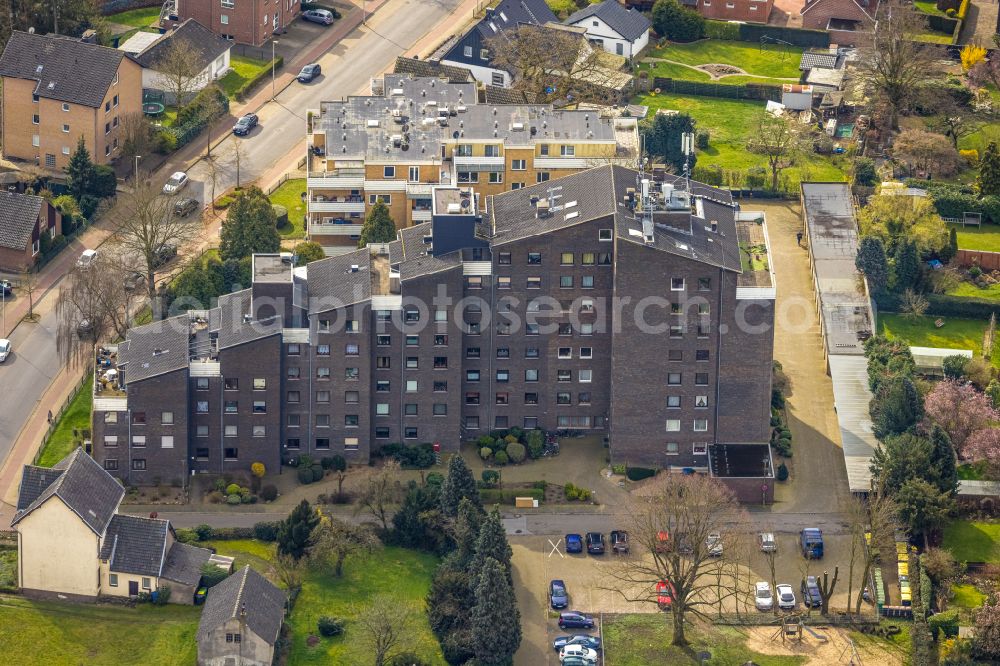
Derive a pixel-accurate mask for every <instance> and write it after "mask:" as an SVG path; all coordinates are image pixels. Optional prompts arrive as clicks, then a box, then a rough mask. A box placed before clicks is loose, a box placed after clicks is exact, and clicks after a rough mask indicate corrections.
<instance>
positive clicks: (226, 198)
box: [212, 194, 234, 210]
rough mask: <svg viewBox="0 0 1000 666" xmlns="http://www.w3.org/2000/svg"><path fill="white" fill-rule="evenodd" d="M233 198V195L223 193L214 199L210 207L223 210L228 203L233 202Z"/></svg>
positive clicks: (227, 206)
mask: <svg viewBox="0 0 1000 666" xmlns="http://www.w3.org/2000/svg"><path fill="white" fill-rule="evenodd" d="M233 199H234V197H233V195H232V194H223V195H222V196H221V197H219V198H218V199H216V200H215V203H214V204H212V207H213V208H215V210H225V209H227V208H229V206H230V204H232V203H233Z"/></svg>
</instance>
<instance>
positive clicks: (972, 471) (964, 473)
mask: <svg viewBox="0 0 1000 666" xmlns="http://www.w3.org/2000/svg"><path fill="white" fill-rule="evenodd" d="M957 470H958V478H960V479H962V480H964V481H982V480H983V479H985V478H986V462H985V461H980V462H977V463H965V464H964V465H959V466H958V468H957Z"/></svg>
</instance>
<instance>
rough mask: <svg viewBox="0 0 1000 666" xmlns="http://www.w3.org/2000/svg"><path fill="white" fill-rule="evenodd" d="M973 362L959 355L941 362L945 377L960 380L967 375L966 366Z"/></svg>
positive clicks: (947, 357)
mask: <svg viewBox="0 0 1000 666" xmlns="http://www.w3.org/2000/svg"><path fill="white" fill-rule="evenodd" d="M971 360H972V359H971V358H967V357H965V356H961V355H959V354H956V355H954V356H946V357H945V358H944V360H943V361H942V362H941V369H942V370H943V371H944V376H945V377H947V378H948V379H958V378H959V377H961V376H962V375H964V374H965V366H967V365H969V361H971Z"/></svg>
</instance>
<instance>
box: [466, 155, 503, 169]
mask: <svg viewBox="0 0 1000 666" xmlns="http://www.w3.org/2000/svg"><path fill="white" fill-rule="evenodd" d="M455 170H456V171H503V170H504V158H503V157H486V156H484V155H472V156H465V155H456V156H455Z"/></svg>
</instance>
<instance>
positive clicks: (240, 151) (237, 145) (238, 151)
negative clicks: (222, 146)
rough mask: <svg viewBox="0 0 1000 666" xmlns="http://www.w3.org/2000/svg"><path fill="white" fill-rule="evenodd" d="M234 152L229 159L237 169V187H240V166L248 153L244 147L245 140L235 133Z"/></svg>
mask: <svg viewBox="0 0 1000 666" xmlns="http://www.w3.org/2000/svg"><path fill="white" fill-rule="evenodd" d="M232 145H233V153H232V155H231V156H230V159H229V161H230V162H231V163H232V165H233V168H235V169H236V189H240V186H241V182H240V167H242V166H243V160H245V159H246V156H247V153H246V150H245V149H244V148H243V142H242V141H240V140H239V137H237V136H236V135H235V134H234V135H233V144H232Z"/></svg>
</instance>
